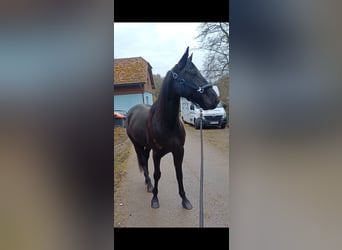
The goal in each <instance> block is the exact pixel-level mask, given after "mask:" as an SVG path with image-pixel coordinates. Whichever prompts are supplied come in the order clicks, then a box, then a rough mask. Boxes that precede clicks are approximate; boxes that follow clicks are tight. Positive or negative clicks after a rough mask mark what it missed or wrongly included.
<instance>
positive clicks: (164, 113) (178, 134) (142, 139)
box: [126, 47, 219, 209]
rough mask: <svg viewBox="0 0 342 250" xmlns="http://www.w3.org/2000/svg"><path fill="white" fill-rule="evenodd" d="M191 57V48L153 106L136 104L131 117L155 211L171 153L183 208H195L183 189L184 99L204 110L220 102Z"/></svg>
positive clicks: (131, 134) (130, 131) (167, 78)
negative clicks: (165, 159)
mask: <svg viewBox="0 0 342 250" xmlns="http://www.w3.org/2000/svg"><path fill="white" fill-rule="evenodd" d="M188 55H189V47H188V48H187V49H186V51H185V53H184V55H183V56H182V58H181V59H180V61H179V62H178V64H176V65H175V66H174V67H173V68H172V69H171V70H170V71H168V73H167V74H166V76H165V79H164V81H163V84H162V87H161V90H160V93H159V97H158V99H157V100H156V102H155V103H154V104H153V105H152V106H148V105H144V104H138V105H135V106H134V107H132V108H131V109H130V110H129V112H128V115H127V125H126V129H127V135H128V137H129V138H130V139H131V141H132V143H133V144H134V148H135V151H136V154H137V157H138V163H139V167H140V170H143V171H144V176H145V183H146V185H147V191H148V192H153V198H152V201H151V206H152V207H153V208H158V207H159V200H158V197H157V194H158V181H159V179H160V175H161V172H160V160H161V158H162V157H163V156H164V155H165V154H167V153H169V152H171V153H172V155H173V161H174V165H175V169H176V176H177V181H178V189H179V195H180V196H181V198H182V205H183V207H184V208H185V209H191V208H192V205H191V203H190V201H189V200H188V199H187V198H186V196H185V191H184V187H183V172H182V162H183V156H184V143H185V129H184V126H183V123H182V122H181V120H180V119H179V101H180V97H181V96H182V97H185V98H187V99H188V100H190V101H192V102H194V103H197V104H199V105H200V106H201V107H202V108H203V109H213V108H215V107H216V105H217V104H218V102H219V100H218V96H217V95H216V92H215V91H214V90H213V88H212V85H211V84H209V83H208V82H207V81H206V80H205V79H204V77H203V76H202V75H201V73H200V72H199V71H198V69H197V68H196V66H195V65H194V64H193V63H192V55H191V56H190V57H189V58H188ZM151 149H152V151H153V162H154V174H153V177H154V188H153V186H152V184H151V179H150V177H149V172H148V158H149V155H150V151H151Z"/></svg>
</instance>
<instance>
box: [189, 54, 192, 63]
mask: <svg viewBox="0 0 342 250" xmlns="http://www.w3.org/2000/svg"><path fill="white" fill-rule="evenodd" d="M189 61H190V62H192V53H191V55H190V57H189Z"/></svg>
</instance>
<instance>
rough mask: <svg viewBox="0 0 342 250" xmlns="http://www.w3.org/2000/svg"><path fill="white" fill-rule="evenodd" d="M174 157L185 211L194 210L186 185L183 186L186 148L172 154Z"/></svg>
mask: <svg viewBox="0 0 342 250" xmlns="http://www.w3.org/2000/svg"><path fill="white" fill-rule="evenodd" d="M172 155H173V162H174V165H175V169H176V177H177V182H178V190H179V195H180V197H181V198H182V206H183V207H184V208H185V209H188V210H190V209H192V205H191V203H190V201H189V200H188V199H187V198H186V195H185V191H184V185H183V171H182V163H183V157H184V148H180V149H178V150H177V152H176V151H174V152H172Z"/></svg>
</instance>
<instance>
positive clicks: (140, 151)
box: [134, 145, 153, 193]
mask: <svg viewBox="0 0 342 250" xmlns="http://www.w3.org/2000/svg"><path fill="white" fill-rule="evenodd" d="M134 148H135V152H136V153H137V157H138V164H139V168H140V171H143V172H144V176H145V184H146V188H147V192H149V193H151V192H152V190H153V185H152V182H151V178H150V176H149V172H148V158H149V156H150V149H147V148H144V147H139V146H136V145H134Z"/></svg>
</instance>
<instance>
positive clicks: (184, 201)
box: [182, 200, 192, 210]
mask: <svg viewBox="0 0 342 250" xmlns="http://www.w3.org/2000/svg"><path fill="white" fill-rule="evenodd" d="M182 205H183V207H184V208H185V209H187V210H191V209H192V205H191V203H190V201H189V200H183V201H182Z"/></svg>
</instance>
